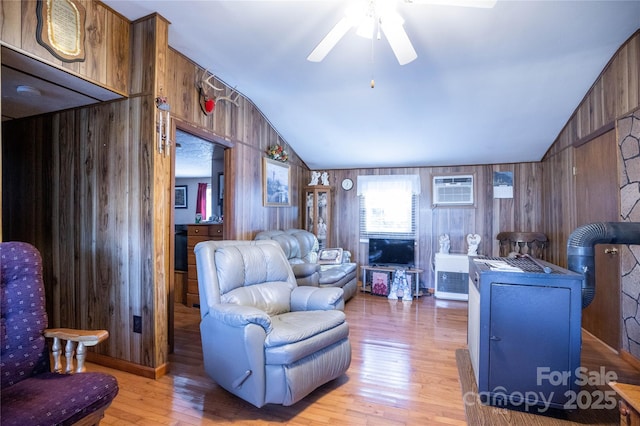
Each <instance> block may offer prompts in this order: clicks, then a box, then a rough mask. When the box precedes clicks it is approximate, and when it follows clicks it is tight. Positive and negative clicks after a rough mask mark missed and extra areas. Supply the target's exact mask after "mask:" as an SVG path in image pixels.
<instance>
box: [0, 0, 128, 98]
mask: <svg viewBox="0 0 640 426" xmlns="http://www.w3.org/2000/svg"><path fill="white" fill-rule="evenodd" d="M78 2H79V3H80V4H81V5H82V6H83V7H84V8H85V11H86V22H85V32H86V34H85V52H86V56H85V60H84V61H82V62H63V61H61V60H59V59H57V58H56V57H55V56H53V55H52V54H51V53H50V52H49V51H48V50H47V49H45V48H44V47H43V46H41V45H40V44H39V43H38V41H37V40H36V37H35V34H36V27H37V19H36V5H37V1H35V0H23V1H12V0H2V1H0V40H2V42H3V43H4V44H6V45H8V46H11V47H12V48H14V49H16V50H21V51H23V52H25V53H27V54H29V55H32V56H35V57H37V58H39V59H41V60H42V61H44V62H47V63H49V64H51V65H54V66H56V67H58V68H61V69H64V70H65V71H68V72H70V73H72V74H76V75H78V76H81V77H82V78H84V79H85V80H88V81H91V82H93V83H96V84H99V85H100V86H102V87H105V88H107V89H110V90H113V91H114V92H117V93H120V94H122V95H127V94H128V93H129V68H130V65H129V64H130V58H129V25H130V24H129V22H128V21H127V20H126V19H125V18H123V17H122V16H120V15H118V14H116V13H114V12H113V11H112V10H111V9H109V8H108V7H106V6H105V5H104V4H102V3H100V2H96V1H93V0H78Z"/></svg>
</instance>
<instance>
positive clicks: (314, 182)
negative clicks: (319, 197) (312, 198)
mask: <svg viewBox="0 0 640 426" xmlns="http://www.w3.org/2000/svg"><path fill="white" fill-rule="evenodd" d="M318 179H320V172H311V182H309V186H315V185H317V184H318Z"/></svg>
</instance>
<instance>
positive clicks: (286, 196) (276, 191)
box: [262, 157, 291, 207]
mask: <svg viewBox="0 0 640 426" xmlns="http://www.w3.org/2000/svg"><path fill="white" fill-rule="evenodd" d="M290 181H291V171H290V169H289V165H288V164H285V163H283V162H281V161H276V160H272V159H270V158H266V157H264V158H263V159H262V199H263V204H264V205H265V206H271V207H283V206H290V205H291V184H290Z"/></svg>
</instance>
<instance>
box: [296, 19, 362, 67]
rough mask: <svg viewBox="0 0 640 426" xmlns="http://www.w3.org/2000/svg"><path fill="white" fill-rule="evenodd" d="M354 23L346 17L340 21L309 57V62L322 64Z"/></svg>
mask: <svg viewBox="0 0 640 426" xmlns="http://www.w3.org/2000/svg"><path fill="white" fill-rule="evenodd" d="M351 26H352V23H351V20H350V19H349V18H347V17H346V16H345V17H344V18H342V19H341V20H339V21H338V23H337V24H336V25H335V27H333V28H332V29H331V31H329V33H328V34H327V35H326V36H325V37H324V38H323V39H322V41H320V43H318V45H317V46H316V48H315V49H313V51H312V52H311V53H310V54H309V56H307V60H308V61H311V62H320V61H322V60H323V59H324V57H325V56H327V54H328V53H329V52H330V51H331V49H333V47H334V46H335V45H336V44H337V43H338V42H339V41H340V39H341V38H342V37H343V36H344V35H345V34H346V33H347V31H349V29H350V28H351Z"/></svg>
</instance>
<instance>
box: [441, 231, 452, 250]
mask: <svg viewBox="0 0 640 426" xmlns="http://www.w3.org/2000/svg"><path fill="white" fill-rule="evenodd" d="M450 248H451V241H450V240H449V234H442V235H440V253H444V254H449V249H450Z"/></svg>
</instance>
